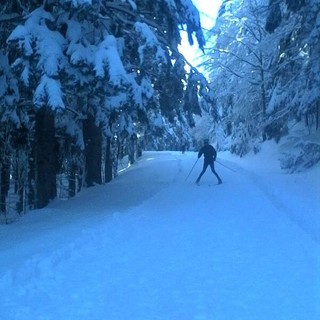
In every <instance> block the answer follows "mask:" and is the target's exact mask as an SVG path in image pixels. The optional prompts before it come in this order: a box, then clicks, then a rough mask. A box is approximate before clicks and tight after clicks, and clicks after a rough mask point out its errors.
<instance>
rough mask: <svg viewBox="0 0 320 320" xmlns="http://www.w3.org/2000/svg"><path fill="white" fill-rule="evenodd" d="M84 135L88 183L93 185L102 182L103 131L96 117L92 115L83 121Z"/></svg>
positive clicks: (88, 185) (89, 185)
mask: <svg viewBox="0 0 320 320" xmlns="http://www.w3.org/2000/svg"><path fill="white" fill-rule="evenodd" d="M83 135H84V142H85V148H86V149H85V155H86V171H87V172H86V185H87V187H91V186H93V185H95V184H101V183H102V176H101V156H102V132H101V128H99V127H97V126H96V125H95V123H94V117H93V116H91V115H89V116H88V118H87V119H86V120H85V121H84V123H83Z"/></svg>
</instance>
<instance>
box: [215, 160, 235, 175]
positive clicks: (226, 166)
mask: <svg viewBox="0 0 320 320" xmlns="http://www.w3.org/2000/svg"><path fill="white" fill-rule="evenodd" d="M216 162H218V163H219V164H220V165H221V166H223V167H225V168H227V169H229V170H231V171H233V172H236V170H233V169H231V168H229V167H227V166H226V165H224V164H222V163H221V162H219V161H218V160H216Z"/></svg>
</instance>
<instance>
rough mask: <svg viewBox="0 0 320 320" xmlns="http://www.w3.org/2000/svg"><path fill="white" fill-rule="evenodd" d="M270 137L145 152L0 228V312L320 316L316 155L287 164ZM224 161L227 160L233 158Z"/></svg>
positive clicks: (29, 315) (294, 319) (260, 318)
mask: <svg viewBox="0 0 320 320" xmlns="http://www.w3.org/2000/svg"><path fill="white" fill-rule="evenodd" d="M274 150H275V149H274V144H272V143H271V142H270V143H269V142H268V143H266V144H264V145H263V148H262V151H261V153H259V154H258V155H256V156H252V155H247V156H245V157H243V158H241V159H239V158H237V157H234V156H232V155H230V154H228V153H219V155H218V161H219V163H216V170H217V172H218V173H219V175H221V177H222V179H223V182H224V183H223V184H222V185H219V186H216V185H215V183H216V181H215V177H214V176H213V175H212V173H211V172H209V171H208V172H206V173H205V175H204V176H203V178H202V180H201V185H200V186H196V185H195V184H194V181H195V180H196V178H197V176H198V174H199V173H200V171H201V166H202V159H201V160H200V161H198V162H197V163H196V165H195V168H194V170H193V171H192V172H191V174H190V176H189V178H188V179H187V180H186V177H187V176H188V174H189V172H190V170H191V168H192V166H193V165H194V164H195V161H196V159H197V154H196V153H195V152H186V153H185V154H181V153H179V152H145V153H144V155H143V156H142V158H141V159H140V160H139V161H138V162H136V163H135V164H134V165H132V166H130V167H129V168H127V169H126V170H125V171H124V172H123V173H121V174H120V175H119V176H118V177H117V178H116V179H115V180H113V181H112V182H111V183H109V184H106V185H104V186H96V187H93V188H89V189H87V190H85V191H83V192H82V193H80V194H79V195H78V196H77V197H75V198H73V199H71V200H68V201H61V200H56V201H54V202H52V203H51V204H50V206H48V207H47V208H45V209H42V210H36V211H33V212H30V213H28V214H27V215H26V216H24V217H23V218H21V219H20V221H18V222H16V223H13V224H10V225H2V226H1V228H0V238H1V241H0V252H1V260H0V275H1V276H0V292H1V293H2V295H1V299H0V310H1V317H2V318H3V319H7V320H11V319H15V320H20V319H21V320H26V319H33V320H37V319H46V320H51V319H77V320H81V319H86V320H87V319H90V320H95V319H99V320H100V319H108V320H112V319H116V320H120V319H121V320H125V319H130V320H132V319H146V320H149V319H150V320H151V319H155V320H156V319H161V320H162V319H163V320H167V319H170V320H171V319H179V320H180V319H186V320H187V319H194V320H200V319H207V320H213V319H214V320H224V319H228V320H233V319H234V320H241V319H245V320H264V319H265V320H270V319H276V320H280V319H285V320H288V319H290V320H303V319H306V320H315V319H319V316H320V278H319V274H320V237H319V235H320V232H319V231H320V223H319V222H320V217H319V212H320V211H319V201H317V200H319V194H320V193H319V191H320V185H319V181H320V179H319V172H320V171H319V169H320V168H319V166H318V167H317V168H314V169H312V170H311V169H310V170H309V171H307V172H305V173H300V174H293V175H285V174H284V173H282V172H281V171H280V169H279V164H278V161H277V154H276V153H275V151H274ZM225 166H227V167H228V168H226V167H225Z"/></svg>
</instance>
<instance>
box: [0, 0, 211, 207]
mask: <svg viewBox="0 0 320 320" xmlns="http://www.w3.org/2000/svg"><path fill="white" fill-rule="evenodd" d="M0 26H1V28H2V29H5V30H6V32H4V33H2V34H1V37H3V39H2V40H3V41H2V42H1V45H2V47H1V48H0V49H1V50H2V51H1V71H2V72H1V73H0V81H1V83H3V86H1V91H0V101H1V104H2V106H3V108H1V116H2V118H1V119H0V121H1V122H2V123H8V121H7V119H9V118H10V119H11V120H12V128H13V132H14V134H13V135H12V136H14V135H17V133H18V131H19V130H21V131H23V130H26V135H25V136H26V137H27V138H28V143H26V144H25V145H26V146H27V147H26V148H25V159H26V163H25V167H26V168H27V172H28V174H27V178H25V179H26V180H27V181H22V182H21V185H23V186H24V188H26V190H25V191H26V193H27V194H28V195H29V196H28V199H25V200H23V201H24V202H25V203H27V204H28V205H29V206H33V207H43V206H45V205H46V204H47V203H48V202H49V201H50V200H51V199H52V198H54V197H55V196H56V192H57V189H59V187H57V186H56V181H57V179H56V177H57V175H59V177H61V180H63V181H65V180H66V181H68V183H67V187H68V188H69V189H70V190H71V191H70V195H74V194H75V193H76V192H77V191H78V190H79V189H80V188H81V187H82V186H83V185H86V186H90V185H93V184H96V183H102V182H104V181H110V180H111V179H112V178H113V177H114V176H115V175H116V174H117V164H118V161H119V160H120V159H121V157H123V156H125V155H128V156H129V158H130V162H133V161H134V160H135V157H136V155H137V154H139V153H141V146H142V145H143V144H148V145H149V146H150V147H153V148H154V147H157V146H159V143H158V142H157V140H159V141H160V140H162V141H164V140H163V139H164V137H167V138H168V139H169V140H170V141H171V142H168V141H164V143H163V147H164V148H174V145H175V144H178V140H179V139H186V140H187V139H189V137H188V135H187V136H185V134H183V132H187V128H188V127H189V125H190V124H192V116H193V114H192V113H193V111H192V110H195V109H192V110H191V109H190V107H184V104H185V105H188V103H189V105H190V101H189V100H188V99H189V97H192V99H194V98H195V96H196V91H195V90H194V89H193V91H194V92H193V94H187V95H186V94H185V93H186V92H188V91H186V90H185V89H186V84H187V83H188V88H196V87H197V85H195V84H192V80H191V77H190V79H188V74H187V71H186V70H185V68H184V63H185V62H184V57H183V56H182V55H181V54H180V53H179V51H178V44H179V43H180V41H181V38H180V30H181V29H186V31H187V33H188V37H189V42H190V43H191V44H193V42H195V41H196V42H197V43H198V45H199V47H200V48H202V49H203V47H204V37H203V34H202V30H201V24H200V18H199V13H198V11H197V9H196V8H195V6H194V5H193V3H192V1H191V0H157V1H147V0H130V1H123V0H115V1H105V0H98V1H96V0H76V1H75V0H38V1H33V0H27V1H23V2H22V1H9V0H5V1H4V5H3V6H2V7H1V12H0ZM2 58H3V59H2ZM195 83H198V84H199V79H195ZM205 86H206V85H205ZM188 88H187V89H188ZM202 89H203V90H201V92H200V91H199V92H198V93H200V94H201V93H202V92H204V93H206V97H209V95H208V92H209V90H208V89H207V88H202ZM207 100H208V101H209V100H210V99H207ZM193 101H195V100H193ZM192 108H194V107H193V106H192ZM187 112H188V115H187V116H186V113H187ZM159 119H161V121H159ZM1 128H2V126H1ZM11 131H12V130H11V128H10V130H7V131H5V130H3V132H2V131H1V138H2V137H3V139H2V140H1V141H6V142H7V143H8V145H9V146H10V148H11V149H10V152H9V155H8V159H11V160H9V162H10V161H11V162H12V161H13V160H12V159H14V158H13V156H12V155H13V152H15V147H14V146H13V144H12V142H11V140H10V139H11V134H10V135H9V136H7V135H6V132H11ZM45 132H48V134H45ZM49 133H50V134H49ZM147 137H153V138H152V139H151V141H149V142H148V143H147V142H144V141H143V140H144V139H147ZM174 141H176V142H177V143H175V142H174ZM1 146H2V144H1ZM1 165H2V167H3V166H4V162H3V161H2V163H1ZM7 167H10V168H12V166H11V164H10V163H8V165H7ZM4 174H5V175H6V176H8V173H7V171H6V169H4ZM58 180H59V179H58ZM2 181H4V179H2ZM1 184H2V183H1ZM25 186H27V187H25ZM7 193H8V192H7V191H6V189H4V193H3V195H4V196H3V197H4V198H6V196H7Z"/></svg>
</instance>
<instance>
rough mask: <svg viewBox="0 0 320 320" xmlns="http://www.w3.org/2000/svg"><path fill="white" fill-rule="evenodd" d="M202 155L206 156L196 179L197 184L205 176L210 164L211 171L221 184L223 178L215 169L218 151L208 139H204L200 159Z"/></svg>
mask: <svg viewBox="0 0 320 320" xmlns="http://www.w3.org/2000/svg"><path fill="white" fill-rule="evenodd" d="M202 155H203V156H204V161H203V169H202V171H201V173H200V175H199V177H198V179H197V181H196V184H199V182H200V179H201V177H202V176H203V174H204V173H205V172H206V170H207V168H208V166H210V168H211V171H212V172H213V174H214V175H215V176H216V177H217V179H218V184H221V183H222V180H221V178H220V177H219V175H218V174H217V172H216V171H215V170H214V162H215V161H216V158H217V151H216V149H215V148H214V147H213V146H212V145H210V144H209V140H208V139H206V140H204V146H203V147H202V148H201V149H200V151H199V153H198V159H199V158H201V156H202Z"/></svg>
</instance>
